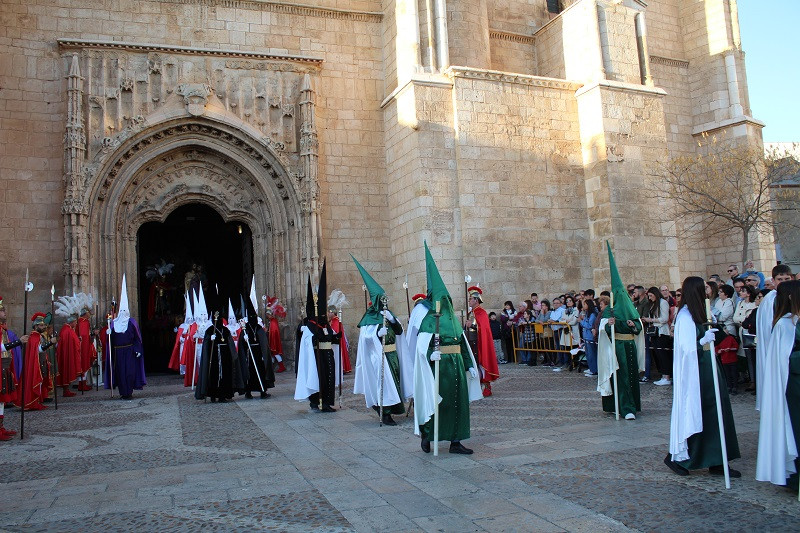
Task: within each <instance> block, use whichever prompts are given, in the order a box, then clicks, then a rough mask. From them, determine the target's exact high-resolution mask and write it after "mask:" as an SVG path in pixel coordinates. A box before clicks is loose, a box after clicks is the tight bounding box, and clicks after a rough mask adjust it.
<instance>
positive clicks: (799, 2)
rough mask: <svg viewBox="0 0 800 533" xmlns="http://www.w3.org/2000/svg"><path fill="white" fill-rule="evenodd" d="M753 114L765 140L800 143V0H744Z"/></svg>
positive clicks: (742, 22)
mask: <svg viewBox="0 0 800 533" xmlns="http://www.w3.org/2000/svg"><path fill="white" fill-rule="evenodd" d="M738 6H739V26H740V31H741V34H742V49H743V50H744V52H745V65H746V67H747V85H748V87H749V90H750V109H751V110H752V112H753V118H755V119H757V120H760V121H762V122H764V123H766V126H765V127H764V129H763V130H762V133H763V136H764V142H800V101H798V100H799V99H800V0H771V1H767V0H739V1H738Z"/></svg>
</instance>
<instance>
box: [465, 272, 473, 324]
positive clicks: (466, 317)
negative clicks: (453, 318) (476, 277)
mask: <svg viewBox="0 0 800 533" xmlns="http://www.w3.org/2000/svg"><path fill="white" fill-rule="evenodd" d="M471 281H472V276H470V275H466V276H464V316H465V318H464V325H465V326H466V324H467V321H468V320H469V283H470V282H471Z"/></svg>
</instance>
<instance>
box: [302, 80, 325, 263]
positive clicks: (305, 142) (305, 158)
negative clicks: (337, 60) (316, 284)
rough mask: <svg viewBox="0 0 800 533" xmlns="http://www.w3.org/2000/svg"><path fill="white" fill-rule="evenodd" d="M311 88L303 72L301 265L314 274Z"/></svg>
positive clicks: (315, 144) (316, 230)
mask: <svg viewBox="0 0 800 533" xmlns="http://www.w3.org/2000/svg"><path fill="white" fill-rule="evenodd" d="M315 112H316V111H315V104H314V90H313V89H312V87H311V76H309V75H308V74H306V75H305V76H303V84H302V86H301V88H300V120H301V124H300V160H301V162H302V171H303V184H304V186H303V196H304V198H303V199H302V202H301V203H302V209H303V219H304V220H303V224H304V225H305V243H303V244H304V246H303V251H304V262H303V264H304V268H305V270H306V271H307V272H311V273H312V274H313V275H314V276H317V275H318V274H319V268H320V246H319V242H318V241H319V239H320V238H321V235H322V233H321V232H320V230H321V228H320V223H321V222H320V220H319V204H318V201H319V183H318V182H317V170H318V158H319V155H318V149H319V140H318V138H317V125H316V116H315Z"/></svg>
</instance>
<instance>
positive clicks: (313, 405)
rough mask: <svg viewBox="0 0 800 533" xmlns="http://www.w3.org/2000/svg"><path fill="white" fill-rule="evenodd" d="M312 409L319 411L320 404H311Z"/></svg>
mask: <svg viewBox="0 0 800 533" xmlns="http://www.w3.org/2000/svg"><path fill="white" fill-rule="evenodd" d="M311 410H312V411H319V405H317V404H311Z"/></svg>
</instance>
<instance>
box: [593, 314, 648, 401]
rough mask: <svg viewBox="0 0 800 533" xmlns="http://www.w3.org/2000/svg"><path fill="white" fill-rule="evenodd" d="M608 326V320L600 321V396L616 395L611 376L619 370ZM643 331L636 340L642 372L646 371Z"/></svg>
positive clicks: (598, 376)
mask: <svg viewBox="0 0 800 533" xmlns="http://www.w3.org/2000/svg"><path fill="white" fill-rule="evenodd" d="M606 324H608V319H607V318H603V319H601V320H600V327H599V330H598V334H599V335H598V339H597V392H599V393H600V396H611V395H612V394H614V389H613V388H612V387H611V376H613V375H614V371H615V370H618V369H619V361H617V352H616V348H615V347H614V345H613V344H612V343H611V338H610V337H609V336H608V333H606ZM643 330H644V328H641V329H640V331H639V334H638V335H636V337H635V338H634V342H635V343H636V364H637V365H638V366H639V370H640V371H641V370H644V336H643V335H642V331H643Z"/></svg>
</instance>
